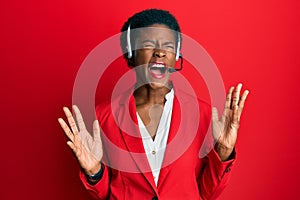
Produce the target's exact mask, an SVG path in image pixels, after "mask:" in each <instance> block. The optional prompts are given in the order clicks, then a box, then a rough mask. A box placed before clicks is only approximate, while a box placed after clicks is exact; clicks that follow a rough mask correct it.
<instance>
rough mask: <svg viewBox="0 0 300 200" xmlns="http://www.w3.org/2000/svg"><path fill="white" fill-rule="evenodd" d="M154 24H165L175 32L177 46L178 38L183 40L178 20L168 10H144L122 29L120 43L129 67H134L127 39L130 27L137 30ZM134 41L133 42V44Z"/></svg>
mask: <svg viewBox="0 0 300 200" xmlns="http://www.w3.org/2000/svg"><path fill="white" fill-rule="evenodd" d="M153 24H164V25H166V26H168V27H169V28H170V29H171V30H173V31H175V33H176V36H175V38H176V44H177V42H178V39H179V38H178V37H180V38H181V34H180V35H178V34H177V32H178V33H181V30H180V27H179V24H178V21H177V20H176V18H175V17H174V16H173V15H172V14H171V13H170V12H169V11H166V10H159V9H147V10H143V11H141V12H138V13H136V14H134V15H133V16H132V17H130V18H129V19H128V20H127V22H125V23H124V25H123V27H122V29H121V32H122V33H121V37H120V43H121V48H122V51H123V56H124V58H125V59H126V60H127V63H128V65H129V66H132V62H131V61H132V58H131V59H128V57H127V55H128V54H127V48H126V47H127V38H126V33H127V30H128V26H129V25H130V29H137V28H143V27H149V26H151V25H153ZM132 42H133V41H131V44H132Z"/></svg>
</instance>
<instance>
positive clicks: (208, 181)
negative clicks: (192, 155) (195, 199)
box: [198, 149, 236, 200]
mask: <svg viewBox="0 0 300 200" xmlns="http://www.w3.org/2000/svg"><path fill="white" fill-rule="evenodd" d="M231 158H232V159H231V160H228V161H226V162H222V161H221V159H220V158H219V156H218V154H217V152H216V151H215V150H214V149H212V150H211V151H210V152H209V153H208V155H207V156H206V157H204V158H203V162H202V167H201V172H200V174H199V177H198V186H199V190H200V196H201V197H202V199H210V200H211V199H217V197H218V196H219V195H220V194H221V192H222V191H223V190H224V188H225V186H226V185H227V183H228V180H229V176H230V171H231V168H232V166H233V164H234V162H235V158H236V153H235V150H234V152H233V153H232V155H231Z"/></svg>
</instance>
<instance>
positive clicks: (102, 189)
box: [79, 164, 110, 200]
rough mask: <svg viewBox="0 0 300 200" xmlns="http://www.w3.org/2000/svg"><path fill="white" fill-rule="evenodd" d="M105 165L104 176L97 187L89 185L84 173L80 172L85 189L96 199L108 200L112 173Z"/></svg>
mask: <svg viewBox="0 0 300 200" xmlns="http://www.w3.org/2000/svg"><path fill="white" fill-rule="evenodd" d="M102 165H103V170H104V171H103V176H102V178H101V179H100V181H99V182H98V183H96V184H95V185H91V184H89V182H88V180H87V178H86V176H85V174H84V172H83V171H82V170H80V172H79V177H80V179H81V181H82V183H83V185H84V187H85V188H86V189H87V190H88V192H89V193H90V194H91V196H92V197H94V198H95V199H100V200H105V199H108V195H109V182H110V172H109V167H107V166H105V165H104V164H102Z"/></svg>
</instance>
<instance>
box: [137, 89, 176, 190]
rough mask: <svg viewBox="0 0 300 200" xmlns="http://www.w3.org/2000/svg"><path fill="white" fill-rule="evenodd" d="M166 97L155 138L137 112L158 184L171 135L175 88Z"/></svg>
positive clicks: (149, 159)
mask: <svg viewBox="0 0 300 200" xmlns="http://www.w3.org/2000/svg"><path fill="white" fill-rule="evenodd" d="M165 98H166V102H165V105H164V109H163V112H162V115H161V118H160V122H159V125H158V128H157V132H156V135H155V139H154V140H152V138H151V136H150V134H149V133H148V131H147V129H146V127H145V125H144V123H143V121H142V119H141V118H140V116H139V114H138V113H137V119H138V124H139V129H140V133H141V136H142V141H143V145H144V149H145V152H146V155H147V159H148V162H149V164H150V167H151V170H152V174H153V178H154V182H155V184H156V185H157V182H158V178H159V173H160V169H161V165H162V162H163V159H164V154H165V150H166V146H167V141H168V136H169V130H170V123H171V117H172V110H173V100H174V90H173V89H172V90H171V91H170V92H169V93H168V94H166V96H165Z"/></svg>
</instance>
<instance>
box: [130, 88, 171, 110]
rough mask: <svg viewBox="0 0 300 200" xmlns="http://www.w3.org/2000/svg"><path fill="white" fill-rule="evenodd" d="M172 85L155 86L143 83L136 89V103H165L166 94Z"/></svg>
mask: <svg viewBox="0 0 300 200" xmlns="http://www.w3.org/2000/svg"><path fill="white" fill-rule="evenodd" d="M170 90H171V87H160V88H153V87H151V86H150V85H143V86H141V87H139V88H137V89H136V90H135V91H134V98H135V101H136V105H137V106H138V105H141V104H160V105H164V103H165V96H166V94H167V93H169V92H170Z"/></svg>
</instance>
